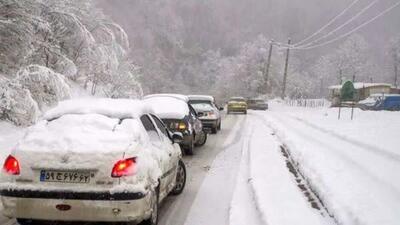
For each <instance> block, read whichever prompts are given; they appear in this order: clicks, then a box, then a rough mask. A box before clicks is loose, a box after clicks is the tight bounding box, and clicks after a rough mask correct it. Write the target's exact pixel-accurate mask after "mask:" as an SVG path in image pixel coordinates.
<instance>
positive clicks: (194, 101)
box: [188, 95, 224, 134]
mask: <svg viewBox="0 0 400 225" xmlns="http://www.w3.org/2000/svg"><path fill="white" fill-rule="evenodd" d="M188 98H189V104H190V105H191V106H192V107H193V108H194V109H195V110H196V112H197V114H198V115H199V118H200V120H201V122H202V123H203V127H205V128H208V129H210V130H211V133H213V134H216V133H217V132H218V130H221V123H222V119H221V113H220V111H222V110H224V108H223V107H218V106H217V105H216V102H215V98H214V97H213V96H210V95H189V96H188Z"/></svg>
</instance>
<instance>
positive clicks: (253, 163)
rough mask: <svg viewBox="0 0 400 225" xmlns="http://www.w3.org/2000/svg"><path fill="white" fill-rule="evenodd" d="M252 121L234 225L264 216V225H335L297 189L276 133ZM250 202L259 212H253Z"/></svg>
mask: <svg viewBox="0 0 400 225" xmlns="http://www.w3.org/2000/svg"><path fill="white" fill-rule="evenodd" d="M248 121H249V124H248V126H250V127H249V129H248V131H249V132H247V133H245V137H246V138H245V141H243V147H242V151H243V154H242V155H243V158H242V162H241V167H240V172H239V178H238V182H237V186H236V191H235V194H234V197H233V201H232V206H231V215H230V224H231V225H236V224H237V225H241V224H253V223H254V222H249V221H255V219H254V218H249V216H251V215H253V216H254V215H256V216H258V217H261V224H268V225H293V224H299V225H314V224H315V225H322V224H333V221H332V220H331V218H329V216H327V215H326V214H325V215H323V213H322V212H321V211H319V210H316V209H313V208H312V207H311V204H310V203H309V202H308V199H307V198H306V196H305V195H303V193H302V192H301V191H300V189H299V188H298V187H297V184H296V182H295V178H294V176H293V175H292V174H291V173H290V172H289V170H288V168H287V165H286V163H285V158H284V157H283V155H282V154H281V153H280V143H279V142H278V141H277V140H276V138H275V137H274V136H273V135H272V133H273V132H272V130H271V129H270V128H268V127H266V126H265V125H264V124H263V122H262V120H260V119H259V118H257V117H255V116H253V115H252V113H251V114H250V115H248ZM243 176H247V177H243ZM245 190H247V193H246V191H245ZM249 201H252V204H253V208H254V209H256V212H254V210H253V211H249V208H250V207H251V206H249ZM246 222H247V223H246Z"/></svg>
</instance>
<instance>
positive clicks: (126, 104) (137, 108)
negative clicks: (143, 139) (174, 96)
mask: <svg viewBox="0 0 400 225" xmlns="http://www.w3.org/2000/svg"><path fill="white" fill-rule="evenodd" d="M148 113H154V111H153V110H152V108H151V107H150V106H147V105H146V104H144V103H143V102H142V101H140V100H132V99H111V98H85V99H72V100H66V101H62V102H59V104H58V106H56V107H55V108H53V109H51V110H49V111H48V112H47V113H46V114H45V115H44V119H46V120H52V119H55V118H59V117H61V116H63V115H66V114H101V115H104V116H108V117H112V118H119V119H121V118H137V117H140V116H141V115H143V114H148Z"/></svg>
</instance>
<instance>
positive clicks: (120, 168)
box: [111, 158, 136, 178]
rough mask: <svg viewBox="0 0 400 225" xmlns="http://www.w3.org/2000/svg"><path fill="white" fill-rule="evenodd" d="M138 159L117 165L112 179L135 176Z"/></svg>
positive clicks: (120, 162)
mask: <svg viewBox="0 0 400 225" xmlns="http://www.w3.org/2000/svg"><path fill="white" fill-rule="evenodd" d="M135 164H136V158H129V159H123V160H120V161H118V162H117V163H115V165H114V167H113V170H112V173H111V177H114V178H118V177H124V176H131V175H133V174H135V172H136V171H135V169H136V168H135Z"/></svg>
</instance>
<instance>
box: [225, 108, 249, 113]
mask: <svg viewBox="0 0 400 225" xmlns="http://www.w3.org/2000/svg"><path fill="white" fill-rule="evenodd" d="M228 111H229V112H246V111H247V107H228Z"/></svg>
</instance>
